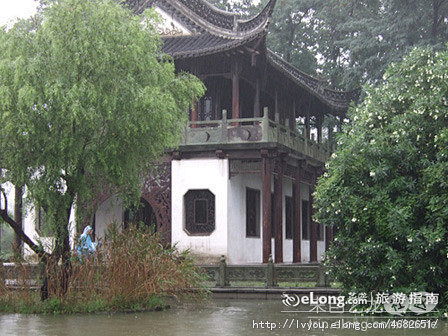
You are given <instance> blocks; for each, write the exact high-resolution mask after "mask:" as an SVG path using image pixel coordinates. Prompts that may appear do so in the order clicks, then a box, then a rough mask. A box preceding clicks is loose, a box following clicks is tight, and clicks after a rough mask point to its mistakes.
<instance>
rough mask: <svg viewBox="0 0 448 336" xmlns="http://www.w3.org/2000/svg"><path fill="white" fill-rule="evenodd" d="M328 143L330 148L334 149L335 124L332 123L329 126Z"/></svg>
mask: <svg viewBox="0 0 448 336" xmlns="http://www.w3.org/2000/svg"><path fill="white" fill-rule="evenodd" d="M328 144H329V146H330V149H331V150H332V149H333V126H332V125H331V124H330V126H328Z"/></svg>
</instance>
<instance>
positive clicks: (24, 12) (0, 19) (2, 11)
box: [0, 0, 38, 26]
mask: <svg viewBox="0 0 448 336" xmlns="http://www.w3.org/2000/svg"><path fill="white" fill-rule="evenodd" d="M37 5H38V2H37V1H34V0H0V26H3V25H4V24H7V23H9V22H10V21H12V20H14V19H16V18H17V17H20V18H27V17H30V16H31V15H33V14H34V13H35V11H36V7H37Z"/></svg>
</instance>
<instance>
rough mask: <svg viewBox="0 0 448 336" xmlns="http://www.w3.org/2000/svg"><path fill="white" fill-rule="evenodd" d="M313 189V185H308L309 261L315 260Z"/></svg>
mask: <svg viewBox="0 0 448 336" xmlns="http://www.w3.org/2000/svg"><path fill="white" fill-rule="evenodd" d="M313 191H314V185H312V186H310V195H309V197H310V201H309V207H310V209H309V212H308V213H309V216H310V231H311V232H310V262H317V223H316V222H315V221H314V220H313V215H314V210H313V209H314V208H313V203H314V199H313Z"/></svg>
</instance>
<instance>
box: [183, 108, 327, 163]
mask: <svg viewBox="0 0 448 336" xmlns="http://www.w3.org/2000/svg"><path fill="white" fill-rule="evenodd" d="M275 119H276V120H275V121H273V120H271V119H269V117H268V113H267V110H265V111H264V116H263V117H262V118H240V119H227V112H226V111H223V113H222V119H221V120H210V121H192V122H190V127H186V128H185V134H184V136H183V138H182V140H181V143H180V145H181V146H190V145H221V144H226V145H227V144H251V143H262V144H264V143H265V144H268V143H270V144H274V145H275V144H278V145H282V146H285V147H287V148H289V149H290V150H292V151H294V152H296V153H298V154H301V155H303V156H304V157H307V158H313V159H315V160H318V161H320V162H325V161H327V160H328V159H329V157H330V154H331V150H330V146H328V144H319V143H317V142H315V141H313V140H309V139H307V138H306V137H305V136H304V135H302V134H300V133H299V132H297V131H293V130H291V129H290V128H289V125H288V124H286V125H282V124H281V123H280V122H279V117H278V115H276V118H275ZM287 123H288V121H287Z"/></svg>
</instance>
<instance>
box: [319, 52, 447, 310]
mask: <svg viewBox="0 0 448 336" xmlns="http://www.w3.org/2000/svg"><path fill="white" fill-rule="evenodd" d="M447 78H448V52H447V51H446V50H444V51H442V52H433V51H432V50H431V49H430V48H426V49H415V50H414V51H413V52H412V53H411V54H410V55H409V56H407V57H405V58H404V60H403V61H402V63H400V64H392V65H391V66H390V67H389V69H388V70H387V72H386V74H385V76H384V79H383V81H382V83H381V85H379V86H378V87H376V88H375V87H373V86H369V87H367V88H366V92H367V95H366V98H365V100H364V102H363V103H361V104H360V106H358V107H356V108H355V107H354V108H352V109H351V110H350V111H349V117H350V118H351V120H352V123H350V124H348V125H347V126H346V128H345V129H344V131H345V132H344V133H343V134H341V135H340V137H339V139H338V142H339V148H338V149H337V151H336V152H335V153H334V154H333V158H332V159H331V160H330V161H329V163H328V164H327V172H326V173H325V174H324V176H323V177H322V178H321V179H320V180H319V182H318V186H317V188H316V197H315V199H316V209H317V213H316V219H317V220H318V221H319V222H321V223H324V224H325V225H330V226H334V227H336V228H337V234H336V236H335V240H334V243H333V244H332V246H331V248H330V250H329V252H328V255H327V262H328V263H329V265H330V266H331V272H332V273H333V275H334V276H335V277H336V278H337V279H338V281H341V282H342V284H343V286H344V289H345V290H346V291H355V292H358V293H359V292H375V291H381V292H387V291H393V292H399V291H404V292H410V291H428V292H434V293H440V295H441V296H444V297H443V298H441V300H442V301H443V304H444V305H445V307H446V305H447V302H448V301H447V297H446V295H447V294H446V293H447V289H448V225H447V224H448V215H447V213H448V212H447V209H448V189H447V188H446V186H447V185H448V178H447V176H448V174H447V173H448V101H447V97H448V81H447Z"/></svg>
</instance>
